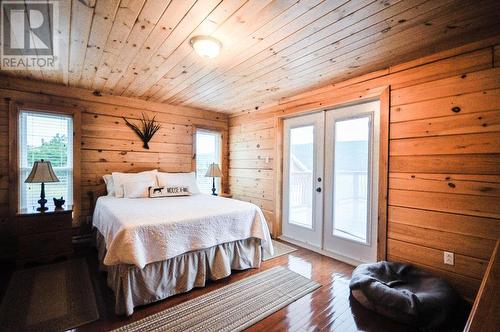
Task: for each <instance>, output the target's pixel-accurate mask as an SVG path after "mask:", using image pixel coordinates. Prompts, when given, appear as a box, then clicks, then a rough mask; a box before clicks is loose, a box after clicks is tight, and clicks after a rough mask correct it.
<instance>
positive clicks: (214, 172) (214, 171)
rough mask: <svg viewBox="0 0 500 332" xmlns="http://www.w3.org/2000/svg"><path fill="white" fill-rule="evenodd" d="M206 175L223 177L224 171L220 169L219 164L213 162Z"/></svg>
mask: <svg viewBox="0 0 500 332" xmlns="http://www.w3.org/2000/svg"><path fill="white" fill-rule="evenodd" d="M205 177H210V178H221V177H222V173H221V171H220V168H219V165H218V164H216V163H212V165H210V167H209V168H208V170H207V174H205Z"/></svg>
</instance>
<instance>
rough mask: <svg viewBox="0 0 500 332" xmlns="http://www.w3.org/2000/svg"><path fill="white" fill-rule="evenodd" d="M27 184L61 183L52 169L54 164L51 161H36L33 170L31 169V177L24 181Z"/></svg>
mask: <svg viewBox="0 0 500 332" xmlns="http://www.w3.org/2000/svg"><path fill="white" fill-rule="evenodd" d="M24 182H25V183H47V182H59V179H58V178H57V176H56V174H55V173H54V170H53V169H52V164H51V163H50V161H44V160H43V159H42V160H40V161H35V163H34V164H33V168H32V169H31V173H30V175H28V178H27V179H26V180H25V181H24Z"/></svg>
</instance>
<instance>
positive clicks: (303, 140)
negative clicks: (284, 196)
mask: <svg viewBox="0 0 500 332" xmlns="http://www.w3.org/2000/svg"><path fill="white" fill-rule="evenodd" d="M289 165H290V172H289V173H290V178H289V197H288V202H289V203H288V204H289V211H288V216H289V217H288V220H289V223H291V224H295V225H299V226H303V227H307V228H311V229H312V224H313V223H312V220H313V209H312V201H313V187H312V185H313V183H312V178H313V169H314V126H304V127H297V128H293V129H291V130H290V160H289Z"/></svg>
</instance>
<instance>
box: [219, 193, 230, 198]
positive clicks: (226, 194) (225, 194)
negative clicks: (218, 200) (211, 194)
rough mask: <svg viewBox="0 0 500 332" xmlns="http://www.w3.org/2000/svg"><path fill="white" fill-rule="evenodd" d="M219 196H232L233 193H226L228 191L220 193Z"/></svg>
mask: <svg viewBox="0 0 500 332" xmlns="http://www.w3.org/2000/svg"><path fill="white" fill-rule="evenodd" d="M219 196H220V197H225V198H233V195H231V194H228V193H220V194H219Z"/></svg>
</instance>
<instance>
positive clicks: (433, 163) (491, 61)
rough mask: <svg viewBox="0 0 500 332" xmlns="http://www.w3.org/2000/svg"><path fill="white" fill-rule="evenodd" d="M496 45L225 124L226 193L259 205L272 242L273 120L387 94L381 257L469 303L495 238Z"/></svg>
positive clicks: (499, 214) (422, 62) (499, 142)
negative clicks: (430, 275)
mask: <svg viewBox="0 0 500 332" xmlns="http://www.w3.org/2000/svg"><path fill="white" fill-rule="evenodd" d="M499 43H500V38H498V37H497V38H493V39H490V40H485V41H481V42H477V43H474V44H469V45H466V46H464V47H461V48H458V49H453V50H450V51H446V52H441V53H439V54H436V55H432V56H429V57H426V58H422V59H418V60H416V61H412V62H409V63H405V64H402V65H398V66H394V67H391V68H388V69H386V70H381V71H378V72H375V73H372V74H369V75H365V76H362V77H359V78H356V79H351V80H349V81H346V82H342V83H338V84H333V85H330V86H326V87H323V88H320V89H316V90H312V91H309V92H307V93H303V94H301V95H297V96H292V97H290V98H287V99H285V100H283V101H282V102H281V103H280V104H279V105H276V106H271V107H269V108H267V109H262V110H259V111H256V112H250V113H245V114H240V115H237V116H232V117H231V118H230V120H229V133H230V135H229V137H230V142H229V160H230V169H229V176H230V178H229V180H230V190H231V193H232V194H233V195H234V197H235V198H238V199H242V200H246V201H250V202H253V203H255V204H257V205H259V206H260V207H261V208H262V209H263V210H264V211H265V213H266V216H267V218H268V222H269V223H270V224H271V225H272V228H273V234H274V235H275V236H277V235H279V234H280V222H281V221H280V217H279V214H280V212H279V204H278V203H279V202H277V201H276V200H279V199H280V198H279V197H280V194H279V192H278V193H277V191H279V190H280V187H281V180H280V179H278V178H277V177H278V176H279V175H278V174H279V172H278V170H277V169H276V168H277V167H278V166H277V165H281V164H280V163H277V158H281V156H280V154H279V153H278V151H279V150H278V149H279V143H277V139H278V137H279V136H280V135H282V133H281V130H280V129H279V121H278V118H279V117H282V116H286V115H292V114H297V113H301V112H307V111H310V110H314V109H324V108H328V107H329V106H330V107H331V106H333V105H338V104H341V103H343V102H346V101H352V100H356V99H362V98H363V96H364V95H367V94H368V95H369V94H370V91H371V90H372V89H376V88H379V87H384V86H390V91H391V93H390V128H389V135H390V136H389V137H390V141H389V192H388V203H389V206H388V233H387V258H388V259H389V260H392V261H404V262H410V263H413V264H416V265H418V266H421V267H423V268H425V269H428V270H430V271H432V272H435V273H436V274H438V275H441V276H444V277H446V278H447V279H448V280H450V281H451V282H452V283H453V284H454V285H455V286H456V288H457V289H458V290H459V291H460V292H461V294H462V295H464V296H465V297H466V298H467V299H469V300H471V299H473V298H474V296H475V294H476V292H477V290H478V288H479V285H480V282H481V278H482V277H483V273H484V271H485V269H486V266H487V264H488V260H489V258H490V255H491V253H492V250H493V248H494V246H495V241H496V239H498V238H500V219H499V218H500V68H498V67H499V65H500V61H499V60H500V48H499V47H500V46H498V45H496V44H499ZM495 45H496V46H495ZM455 106H456V107H460V111H459V112H458V113H455V112H453V111H452V108H453V107H455ZM266 159H268V160H266ZM444 250H446V251H452V252H454V253H455V265H454V266H450V265H444V264H443V251H444Z"/></svg>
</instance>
